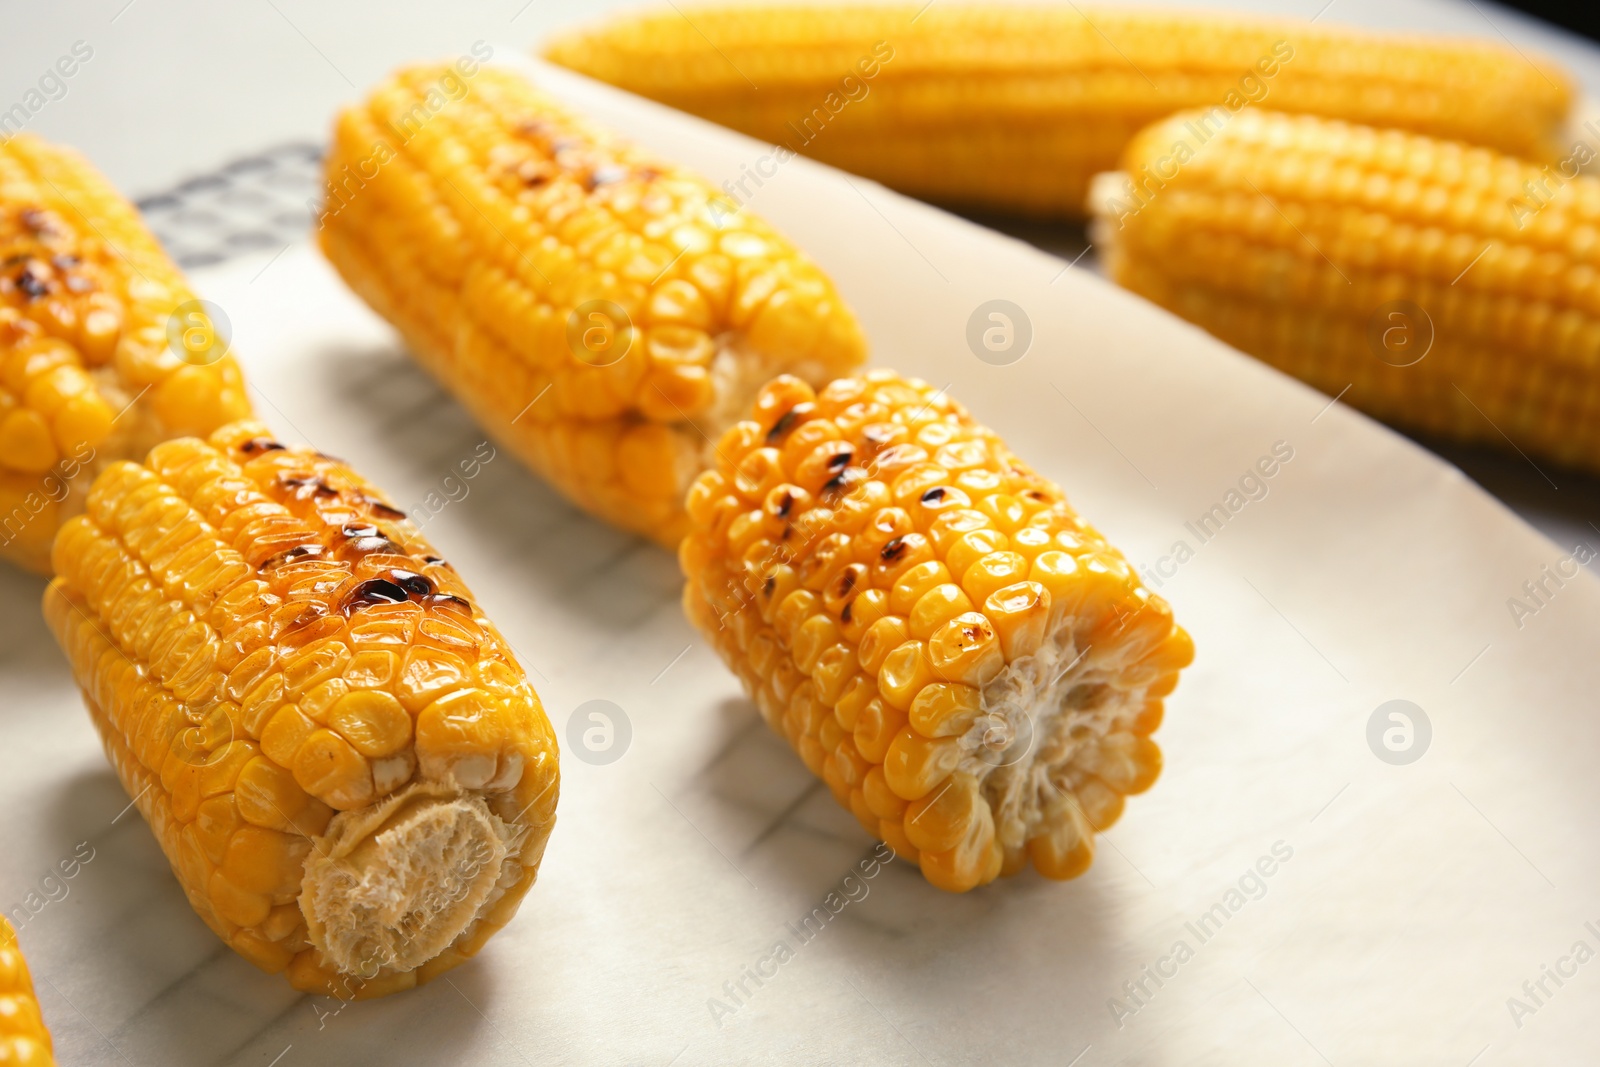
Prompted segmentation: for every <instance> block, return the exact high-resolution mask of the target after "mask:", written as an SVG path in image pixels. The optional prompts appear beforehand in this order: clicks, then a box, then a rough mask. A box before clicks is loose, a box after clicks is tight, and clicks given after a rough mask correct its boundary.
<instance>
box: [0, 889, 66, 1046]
mask: <svg viewBox="0 0 1600 1067" xmlns="http://www.w3.org/2000/svg"><path fill="white" fill-rule="evenodd" d="M55 1062H56V1059H55V1056H54V1055H52V1053H51V1044H50V1031H48V1030H46V1029H45V1026H44V1018H43V1017H42V1016H41V1015H40V1014H39V1001H38V999H37V998H36V997H35V996H34V994H33V979H32V978H31V977H30V976H29V974H28V961H27V960H25V959H23V958H22V948H21V946H19V945H18V944H17V932H16V931H15V930H13V929H12V928H11V924H10V923H9V922H7V921H6V918H5V916H3V915H0V1067H55Z"/></svg>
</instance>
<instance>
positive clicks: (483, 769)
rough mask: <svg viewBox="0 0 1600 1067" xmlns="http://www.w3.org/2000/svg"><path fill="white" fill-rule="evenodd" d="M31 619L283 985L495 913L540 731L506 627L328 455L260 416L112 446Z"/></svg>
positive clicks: (205, 910)
mask: <svg viewBox="0 0 1600 1067" xmlns="http://www.w3.org/2000/svg"><path fill="white" fill-rule="evenodd" d="M54 563H55V569H56V575H57V576H56V578H55V580H54V581H53V582H51V584H50V587H49V589H48V590H47V591H46V593H45V603H44V607H45V616H46V618H47V619H48V621H49V623H50V626H51V629H52V630H53V631H54V632H55V635H56V638H57V640H58V641H59V642H60V643H61V647H62V648H63V649H64V650H65V651H66V653H67V655H68V658H69V659H70V660H71V663H72V667H73V670H74V673H75V675H76V677H77V680H78V683H79V684H80V685H81V686H82V687H83V690H84V696H85V702H86V703H87V704H88V706H89V711H90V714H91V715H92V717H93V719H94V722H95V725H96V727H97V728H98V729H99V731H100V735H101V738H102V740H103V741H104V743H105V747H106V752H107V755H108V756H109V757H110V759H111V762H112V765H113V766H114V767H115V768H116V771H117V774H118V776H119V777H120V778H121V780H122V784H123V787H124V788H125V789H126V790H127V791H128V795H129V796H131V797H133V798H135V801H136V802H137V804H138V806H139V810H140V811H141V812H142V813H143V814H144V816H145V818H146V820H148V822H149V824H150V827H151V829H152V830H153V831H154V832H155V834H156V837H157V839H158V840H159V841H160V843H161V847H162V849H163V851H165V852H166V855H167V858H168V860H169V861H170V862H171V864H172V868H173V871H174V873H175V874H176V875H177V877H178V880H179V882H180V883H181V884H182V886H183V889H184V892H185V893H187V894H188V897H189V901H190V903H191V904H192V905H193V906H194V908H195V910H196V911H197V912H198V913H199V914H200V916H201V918H203V919H204V920H205V921H206V923H207V924H208V925H209V926H210V927H211V928H212V929H213V930H215V931H216V932H217V934H218V935H219V936H221V937H222V938H223V939H224V940H225V941H226V942H227V943H228V944H229V945H230V946H232V947H233V949H234V950H235V951H237V952H238V953H240V954H241V955H243V956H244V957H245V958H247V959H249V960H250V961H251V962H253V963H255V964H256V965H257V966H259V967H262V968H263V969H265V970H269V971H283V970H287V972H288V977H289V980H290V982H291V983H292V984H293V985H294V986H295V987H296V988H297V989H302V990H307V991H312V992H317V993H322V994H326V995H330V996H339V997H371V996H377V995H381V994H384V993H389V992H392V991H394V990H397V989H404V988H408V987H410V986H412V985H415V984H417V983H419V982H423V981H426V980H428V979H429V978H432V977H434V976H435V975H437V974H439V973H441V972H442V971H445V970H448V969H450V968H451V967H454V966H455V965H457V964H458V963H461V962H462V961H463V960H465V959H466V958H467V957H469V956H471V955H472V954H473V953H475V952H476V951H477V950H478V948H479V947H481V946H482V945H483V943H484V942H485V941H486V940H487V939H488V938H489V936H490V935H491V934H493V933H494V932H495V931H496V930H498V929H499V928H500V927H501V926H503V925H504V924H505V923H506V922H507V921H508V920H509V919H510V918H511V915H512V914H513V913H514V912H515V910H516V908H517V904H518V902H519V901H520V900H521V898H522V896H523V894H524V893H526V892H527V890H528V887H529V886H530V885H531V884H532V882H533V880H534V876H535V874H536V873H537V871H538V867H539V860H540V857H541V856H542V855H543V852H544V847H545V842H546V840H547V838H548V837H549V834H550V830H551V827H552V825H553V824H554V821H555V806H556V794H557V782H558V771H557V765H556V742H555V737H554V735H553V733H552V731H551V729H550V724H549V722H548V721H547V720H546V718H545V715H544V712H543V710H542V708H541V705H540V703H539V699H538V697H537V696H536V695H535V694H534V692H533V690H532V688H531V687H530V686H529V684H528V682H527V680H526V678H525V677H524V675H523V672H522V670H521V669H520V668H519V667H518V666H517V664H516V661H515V659H514V658H513V656H512V654H511V651H510V649H509V648H508V647H507V645H506V643H505V641H504V639H503V638H501V636H500V635H499V633H498V632H497V631H496V630H495V628H494V626H493V625H492V624H491V623H490V622H489V620H488V619H486V618H484V616H483V615H482V613H481V612H480V611H479V610H478V608H477V606H476V604H475V603H474V602H473V600H472V597H471V594H470V593H469V592H468V591H467V589H466V587H465V586H464V585H463V584H462V582H461V580H460V579H459V578H458V577H457V576H456V574H455V572H454V571H453V570H452V569H451V567H450V565H449V564H447V563H445V562H444V561H443V560H441V559H439V557H438V556H436V555H434V554H433V551H432V549H430V548H429V546H428V545H427V543H426V542H424V541H423V540H422V539H421V538H420V537H419V536H418V535H417V533H416V531H415V528H414V527H412V526H411V525H410V524H409V523H407V522H406V521H405V520H404V517H403V516H402V515H401V514H400V513H399V512H397V511H395V510H394V509H393V508H392V507H390V506H389V504H388V503H387V502H386V501H385V500H384V499H383V498H382V496H381V495H379V494H378V493H377V492H376V490H374V489H373V488H372V487H371V486H370V485H368V484H367V483H366V482H365V481H363V480H362V479H361V478H360V477H358V476H357V475H356V474H355V473H354V472H352V471H351V470H350V469H349V468H348V467H346V466H345V465H344V464H342V463H340V462H339V461H337V460H333V459H329V458H328V457H326V456H323V455H321V454H320V453H317V452H313V451H311V450H309V449H306V448H286V447H285V446H283V445H282V444H280V443H278V442H277V441H274V440H273V439H272V438H271V437H270V436H269V434H268V432H267V430H266V428H265V427H263V426H261V425H259V424H256V423H249V422H243V423H233V424H230V425H228V426H225V427H223V428H222V429H220V430H218V431H217V432H216V433H215V434H213V435H212V437H211V438H210V440H209V442H207V441H201V440H199V439H196V438H183V439H180V440H176V441H170V442H167V443H165V444H162V445H159V446H157V447H156V448H155V449H154V450H153V451H151V453H150V455H149V458H148V459H147V460H146V461H145V463H144V464H142V465H141V464H137V463H130V462H121V463H116V464H112V465H111V466H110V467H108V468H107V469H106V470H105V471H104V472H103V473H102V474H101V475H100V476H99V478H98V479H97V480H96V481H95V483H94V486H93V488H92V489H91V491H90V493H89V498H88V510H87V513H86V514H84V515H81V516H79V517H77V518H74V519H72V520H70V521H68V522H67V524H66V525H65V526H64V527H63V528H62V530H61V533H60V535H59V536H58V537H57V539H56V544H55V549H54Z"/></svg>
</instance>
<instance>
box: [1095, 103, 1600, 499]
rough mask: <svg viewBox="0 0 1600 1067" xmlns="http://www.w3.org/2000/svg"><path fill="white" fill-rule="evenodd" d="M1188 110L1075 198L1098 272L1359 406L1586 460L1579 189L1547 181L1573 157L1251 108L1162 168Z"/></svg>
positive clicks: (1585, 246) (1146, 136) (1594, 410)
mask: <svg viewBox="0 0 1600 1067" xmlns="http://www.w3.org/2000/svg"><path fill="white" fill-rule="evenodd" d="M1197 120H1198V116H1196V115H1178V116H1176V117H1174V118H1172V119H1170V120H1168V121H1166V122H1163V123H1159V124H1157V125H1155V126H1152V127H1151V128H1150V129H1148V130H1146V131H1145V132H1144V133H1142V134H1140V135H1139V137H1138V138H1137V139H1136V140H1135V141H1134V142H1133V143H1132V144H1131V145H1130V146H1129V148H1128V152H1127V154H1126V156H1125V157H1124V160H1123V166H1124V168H1125V173H1123V174H1110V175H1107V176H1106V177H1105V178H1104V179H1103V181H1102V182H1101V183H1100V184H1098V185H1097V186H1096V188H1095V193H1094V200H1095V205H1096V208H1097V210H1098V211H1099V212H1100V221H1099V222H1098V223H1097V225H1096V231H1097V232H1098V233H1099V236H1098V237H1097V238H1096V239H1095V243H1096V244H1097V245H1098V246H1100V247H1101V248H1102V249H1105V250H1106V254H1107V263H1108V265H1109V268H1110V271H1111V274H1112V276H1113V277H1114V278H1115V279H1116V280H1117V281H1119V282H1120V283H1121V284H1123V285H1125V286H1127V287H1128V288H1130V289H1132V290H1134V291H1135V292H1138V293H1141V294H1143V295H1144V296H1146V297H1148V298H1150V299H1151V300H1153V301H1155V302H1156V303H1158V304H1161V305H1162V306H1163V307H1167V308H1170V309H1171V310H1173V311H1175V312H1177V313H1178V314H1180V315H1182V316H1183V317H1185V318H1187V319H1189V320H1190V321H1192V322H1194V323H1196V324H1198V325H1200V326H1202V327H1204V328H1205V329H1207V330H1209V331H1210V332H1212V333H1213V334H1215V335H1217V336H1218V337H1220V338H1222V339H1223V340H1224V341H1227V342H1228V343H1229V344H1232V345H1234V346H1235V347H1237V348H1239V349H1242V350H1243V351H1245V352H1249V353H1251V354H1252V355H1255V356H1258V357H1260V358H1261V359H1263V360H1265V361H1266V362H1268V363H1270V364H1272V365H1273V366H1275V367H1277V368H1279V369H1280V370H1284V371H1287V372H1288V373H1290V374H1293V375H1295V376H1297V377H1299V378H1302V379H1304V380H1305V381H1307V382H1309V383H1311V384H1312V385H1314V386H1316V387H1317V388H1319V389H1321V390H1322V391H1324V392H1325V393H1327V394H1328V395H1330V396H1334V395H1339V394H1343V395H1344V398H1345V399H1346V400H1347V401H1348V402H1349V403H1351V404H1352V405H1354V406H1356V407H1359V408H1361V409H1362V410H1364V411H1367V412H1369V413H1370V414H1373V415H1375V416H1377V417H1379V418H1382V419H1385V420H1388V421H1390V422H1393V423H1395V424H1397V425H1400V426H1404V427H1408V428H1411V429H1414V430H1420V431H1423V432H1426V433H1429V434H1434V435H1437V436H1440V437H1444V438H1448V439H1452V440H1457V441H1464V442H1476V441H1482V442H1488V443H1492V444H1495V445H1500V444H1502V443H1503V442H1504V441H1505V440H1507V439H1509V440H1510V441H1511V443H1512V444H1513V445H1515V446H1516V447H1517V448H1519V449H1521V450H1523V451H1524V452H1526V453H1527V454H1529V455H1531V456H1535V457H1540V458H1548V459H1551V460H1555V461H1557V462H1559V463H1564V464H1570V465H1575V466H1581V467H1587V468H1588V469H1590V470H1600V281H1597V279H1600V180H1596V179H1595V178H1592V177H1589V176H1586V175H1579V176H1577V177H1575V178H1571V179H1567V178H1565V177H1563V176H1562V175H1563V170H1564V171H1565V173H1567V174H1575V173H1576V172H1577V170H1578V165H1579V164H1581V163H1582V162H1583V161H1584V160H1585V159H1592V158H1593V150H1592V149H1586V150H1581V151H1578V152H1577V153H1576V154H1575V156H1574V157H1573V158H1571V159H1569V160H1568V161H1567V165H1564V164H1558V165H1556V166H1553V167H1544V168H1541V167H1538V166H1535V165H1533V164H1531V163H1526V162H1523V161H1521V160H1518V159H1515V158H1512V157H1509V156H1504V155H1500V154H1497V153H1495V152H1491V151H1489V150H1487V149H1482V148H1471V147H1468V146H1466V145H1462V144H1458V143H1454V142H1449V141H1437V140H1432V139H1429V138H1426V137H1420V136H1415V135H1411V134H1406V133H1401V132H1398V131H1393V130H1378V129H1373V128H1370V127H1364V126H1350V125H1345V124H1343V123H1338V122H1330V121H1326V120H1321V119H1315V118H1306V117H1294V116H1287V115H1279V114H1273V113H1271V112H1261V113H1256V114H1250V115H1241V116H1239V117H1238V119H1237V120H1235V121H1234V122H1232V123H1230V124H1229V125H1228V126H1226V127H1225V128H1224V129H1223V130H1222V131H1221V132H1220V133H1217V134H1216V135H1215V136H1213V137H1212V138H1211V139H1210V140H1209V141H1208V142H1207V143H1205V144H1204V145H1203V147H1198V148H1196V150H1195V152H1194V154H1193V158H1191V159H1189V160H1188V161H1187V162H1184V163H1183V164H1182V165H1181V166H1174V165H1173V164H1172V163H1171V162H1170V161H1171V160H1172V159H1173V156H1174V151H1173V147H1174V145H1175V144H1178V143H1180V142H1186V143H1189V144H1191V145H1192V144H1193V143H1194V142H1195V141H1196V140H1197V138H1196V136H1195V133H1194V130H1195V128H1196V127H1195V123H1196V121H1197ZM1585 151H1586V152H1587V155H1585ZM1147 173H1150V174H1154V173H1160V174H1164V175H1167V176H1168V177H1167V180H1165V181H1160V180H1155V181H1146V180H1145V179H1144V178H1142V177H1141V178H1140V180H1139V182H1138V183H1137V185H1136V186H1130V184H1129V182H1128V180H1127V174H1133V175H1144V174H1147ZM1346 387H1348V389H1349V392H1348V393H1345V392H1344V390H1345V389H1346Z"/></svg>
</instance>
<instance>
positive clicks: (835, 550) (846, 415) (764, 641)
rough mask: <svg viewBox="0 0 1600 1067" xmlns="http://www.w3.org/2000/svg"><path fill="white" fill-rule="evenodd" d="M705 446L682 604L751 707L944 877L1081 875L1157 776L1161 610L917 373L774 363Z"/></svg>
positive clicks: (897, 844) (875, 830)
mask: <svg viewBox="0 0 1600 1067" xmlns="http://www.w3.org/2000/svg"><path fill="white" fill-rule="evenodd" d="M717 454H718V460H717V466H716V468H715V469H714V470H708V471H706V472H705V473H704V474H702V475H700V477H699V478H698V479H697V480H696V481H695V484H694V487H693V488H692V489H691V490H690V493H689V499H688V511H689V518H690V524H691V526H690V532H689V534H688V536H686V537H685V538H684V540H683V543H682V545H681V547H680V549H679V559H680V561H681V563H682V566H683V571H684V574H685V575H687V577H688V584H687V585H686V586H685V588H684V593H683V602H684V608H685V610H686V611H687V613H688V615H689V618H690V619H691V620H692V621H693V622H694V624H695V625H696V626H697V627H698V628H699V629H700V630H701V631H702V632H704V633H705V634H706V636H707V637H708V639H709V640H710V641H711V642H712V643H713V644H714V645H715V646H716V648H717V650H718V652H719V653H720V654H721V656H722V658H723V659H724V660H725V661H726V662H727V663H728V665H729V666H730V667H732V668H733V670H734V671H735V673H737V674H738V675H739V677H740V678H741V679H742V680H743V682H744V685H745V688H746V689H747V690H748V691H749V692H750V694H751V695H752V697H753V698H754V699H755V701H756V704H757V705H758V706H759V707H760V709H761V713H762V715H763V717H764V718H765V719H766V721H767V723H768V724H769V725H770V726H771V727H772V728H773V729H774V730H776V731H778V732H779V733H781V734H782V735H784V736H785V737H786V738H788V740H789V743H790V744H791V745H792V746H793V747H794V748H795V750H796V751H797V752H798V753H799V754H800V757H801V759H802V760H804V761H805V764H806V766H807V767H809V768H810V769H811V771H812V773H814V774H816V775H817V776H819V777H820V778H822V779H823V781H825V782H826V783H827V785H828V788H829V790H831V791H832V793H833V795H834V798H835V799H836V800H838V801H839V803H840V804H843V805H844V806H845V807H847V808H849V809H850V811H851V812H853V813H854V814H855V816H856V818H857V819H859V820H860V822H861V825H862V826H863V827H865V828H866V830H867V832H868V833H870V834H872V835H874V836H876V837H881V838H882V839H883V840H884V841H886V842H888V843H889V844H890V845H891V846H893V847H894V848H895V849H896V850H897V851H898V852H900V853H901V854H903V855H905V856H907V857H908V858H911V859H913V860H917V861H918V862H920V864H921V867H922V872H923V874H924V875H925V876H926V877H927V879H928V880H929V881H930V882H932V883H933V884H934V885H937V886H939V887H940V888H942V889H948V890H952V891H957V892H960V891H965V890H968V889H971V888H973V887H974V886H978V885H982V884H984V883H986V882H989V881H992V880H993V879H994V878H995V877H996V876H997V875H1000V874H1012V873H1015V872H1016V871H1018V870H1020V869H1021V868H1022V867H1024V866H1026V865H1027V863H1028V862H1029V861H1031V862H1032V864H1033V866H1034V867H1036V868H1037V869H1038V870H1039V871H1040V872H1041V873H1043V874H1045V875H1047V876H1049V877H1051V878H1072V877H1075V876H1076V875H1078V874H1081V873H1082V872H1083V871H1084V870H1085V869H1086V868H1087V867H1088V866H1089V863H1090V862H1091V860H1092V859H1093V856H1094V833H1095V831H1097V830H1100V831H1103V830H1105V829H1106V828H1107V827H1109V826H1110V825H1111V824H1112V823H1113V822H1115V821H1116V820H1117V818H1118V816H1119V815H1120V814H1121V812H1122V807H1123V798H1124V797H1125V796H1126V795H1128V794H1130V793H1138V792H1141V791H1143V790H1144V789H1146V788H1148V787H1149V786H1150V784H1151V783H1152V782H1154V781H1155V778H1156V776H1157V774H1158V773H1159V772H1160V769H1161V752H1160V750H1159V749H1158V748H1157V747H1156V745H1155V743H1154V742H1153V741H1151V740H1150V733H1151V732H1152V731H1153V730H1155V728H1156V727H1157V726H1158V725H1159V724H1160V722H1161V714H1162V698H1163V697H1165V696H1166V695H1167V694H1168V693H1170V692H1171V691H1172V689H1173V687H1174V686H1175V685H1176V684H1177V680H1178V671H1179V670H1180V669H1182V668H1183V667H1184V666H1186V665H1187V664H1188V663H1189V661H1190V660H1191V659H1192V658H1193V654H1194V647H1193V645H1192V643H1191V642H1190V640H1189V637H1188V635H1187V634H1186V633H1184V631H1183V630H1182V629H1181V628H1180V627H1178V626H1176V625H1174V623H1173V621H1172V611H1171V609H1170V608H1169V607H1168V606H1167V604H1166V602H1165V601H1164V600H1162V599H1161V598H1160V597H1159V596H1156V595H1154V594H1152V593H1151V592H1149V591H1148V590H1147V589H1145V588H1144V587H1143V586H1142V585H1141V584H1140V582H1139V579H1138V576H1137V575H1135V574H1134V572H1133V571H1132V569H1131V568H1130V567H1129V566H1128V564H1127V562H1126V561H1125V560H1124V559H1123V558H1122V556H1121V555H1120V554H1119V553H1118V552H1117V551H1116V550H1115V549H1114V548H1112V547H1111V546H1110V545H1108V544H1107V543H1106V541H1105V539H1104V538H1102V537H1101V536H1100V535H1099V534H1098V533H1097V532H1095V530H1094V529H1093V528H1092V527H1090V526H1088V525H1087V524H1086V523H1084V522H1083V521H1082V520H1080V519H1079V518H1078V517H1077V515H1076V514H1074V512H1073V511H1072V509H1071V508H1070V507H1068V505H1067V503H1066V501H1065V499H1064V498H1063V497H1062V494H1061V490H1060V489H1059V488H1057V487H1056V486H1055V485H1054V484H1052V483H1051V482H1050V481H1048V480H1046V479H1045V478H1042V477H1040V476H1039V475H1037V474H1035V473H1034V472H1033V471H1032V470H1030V469H1029V468H1028V467H1027V466H1026V465H1024V464H1023V463H1022V462H1021V461H1020V460H1019V459H1017V457H1016V456H1014V455H1013V454H1012V453H1011V452H1010V451H1009V450H1008V449H1007V448H1006V447H1005V445H1004V444H1003V443H1002V442H1001V441H1000V439H999V438H998V437H997V436H995V434H994V433H993V432H992V431H991V430H989V429H987V428H985V427H983V426H981V425H979V424H977V423H976V422H974V421H973V420H972V419H971V418H970V417H969V416H968V415H967V413H966V411H965V409H963V408H962V407H961V405H959V404H957V403H955V402H954V401H952V400H950V399H949V398H947V397H946V396H944V395H943V391H942V390H938V391H936V390H934V389H932V388H930V387H929V386H928V384H927V383H926V382H922V381H917V380H915V379H903V378H899V377H897V376H896V375H894V374H893V373H891V372H888V371H873V372H870V373H868V374H866V375H865V376H864V377H856V378H841V379H837V380H835V381H834V382H832V383H831V384H829V385H828V386H827V387H826V388H824V389H823V390H822V391H821V392H820V393H819V392H817V391H815V390H813V389H812V388H811V387H810V386H808V385H806V384H805V383H804V382H801V381H799V380H797V379H795V378H789V377H784V378H779V379H776V380H775V381H773V382H772V383H771V384H769V385H768V386H767V387H766V388H764V389H763V390H762V391H761V393H760V395H759V398H758V399H757V401H756V404H755V410H754V417H753V418H752V419H748V420H745V421H742V422H739V423H737V424H736V425H735V426H733V427H732V428H731V429H729V430H728V431H727V432H726V433H725V434H724V435H723V437H722V439H721V441H719V442H718V446H717Z"/></svg>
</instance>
